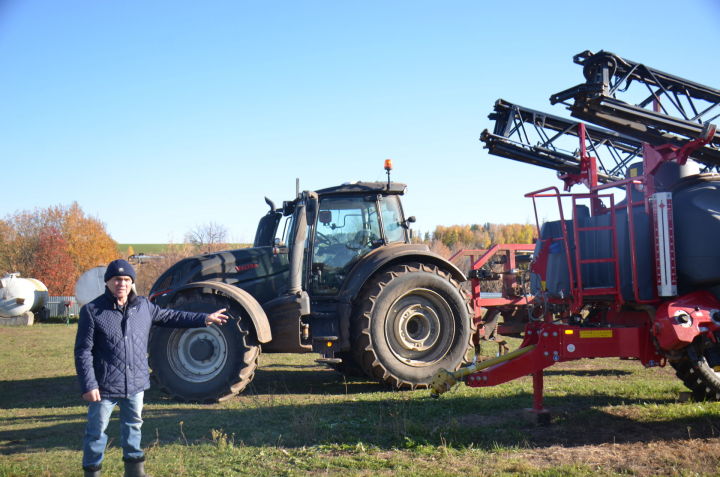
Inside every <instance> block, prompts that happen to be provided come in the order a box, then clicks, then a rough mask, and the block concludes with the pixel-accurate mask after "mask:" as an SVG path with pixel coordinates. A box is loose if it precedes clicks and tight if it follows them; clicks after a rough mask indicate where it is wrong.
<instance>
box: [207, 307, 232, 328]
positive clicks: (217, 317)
mask: <svg viewBox="0 0 720 477" xmlns="http://www.w3.org/2000/svg"><path fill="white" fill-rule="evenodd" d="M225 310H227V308H220V309H219V310H218V311H216V312H215V313H211V314H209V315H208V316H207V318H205V326H210V325H212V324H213V323H215V324H216V325H224V324H225V322H226V321H227V320H228V317H227V315H224V314H223V313H224V312H225Z"/></svg>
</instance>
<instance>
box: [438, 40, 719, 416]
mask: <svg viewBox="0 0 720 477" xmlns="http://www.w3.org/2000/svg"><path fill="white" fill-rule="evenodd" d="M575 62H576V63H578V64H580V65H582V66H583V72H584V75H585V78H586V83H584V84H581V85H578V86H576V87H574V88H570V89H568V90H566V91H563V92H561V93H558V94H556V95H553V96H552V98H551V101H552V102H553V103H556V102H563V103H564V104H566V105H568V106H569V109H570V111H571V112H572V115H573V116H576V117H579V118H582V119H584V120H588V121H593V122H595V123H596V124H600V125H602V126H603V127H597V126H591V125H585V124H583V123H577V122H574V121H570V120H567V119H564V118H561V117H557V116H552V115H549V114H546V113H542V112H539V111H534V110H530V109H527V108H523V107H521V106H517V105H514V104H511V103H508V102H506V101H502V100H499V101H498V102H497V103H496V105H495V111H494V113H493V114H491V115H490V118H491V119H494V120H495V128H494V131H493V132H489V131H487V130H486V131H484V132H483V134H482V136H481V140H482V141H483V142H484V143H485V145H486V147H487V148H488V149H489V151H490V153H491V154H494V155H499V156H503V157H506V158H510V159H513V160H518V161H522V162H526V163H531V164H535V165H539V166H541V167H546V168H550V169H554V170H556V171H558V176H559V177H560V178H561V179H562V180H563V182H564V183H565V191H564V192H561V191H560V190H559V189H558V188H557V187H548V188H544V189H541V190H537V191H534V192H530V193H528V194H526V197H528V198H531V199H532V201H533V205H534V207H535V216H536V219H537V218H538V204H539V203H540V202H544V203H548V202H550V203H551V205H553V206H554V207H556V208H557V212H558V214H559V220H555V221H547V222H545V223H543V224H540V223H539V221H538V234H539V238H538V240H537V242H536V243H535V245H534V246H532V245H531V246H528V245H505V246H498V247H495V248H493V249H490V250H487V251H463V252H462V253H461V255H465V256H468V257H469V258H470V263H471V272H470V278H471V279H472V281H471V288H472V304H473V307H474V310H475V312H474V320H475V324H476V325H477V327H478V331H477V334H476V336H475V343H476V348H479V344H480V342H481V340H482V339H490V340H492V339H499V336H502V335H503V334H516V335H518V336H521V337H522V338H523V340H522V344H521V345H520V347H519V348H518V349H517V350H516V351H513V352H511V353H506V354H502V352H501V353H499V356H498V357H496V358H492V359H489V360H485V361H478V360H476V361H475V362H474V363H473V364H472V365H470V366H468V367H465V368H461V369H459V370H458V371H455V372H451V371H444V370H442V371H440V372H439V373H438V374H437V375H436V376H435V379H434V380H433V383H432V391H433V394H434V395H439V394H441V393H443V392H445V391H447V390H448V389H450V387H452V385H454V384H455V383H457V382H460V381H464V382H465V384H467V385H468V386H472V387H484V386H494V385H496V384H501V383H504V382H507V381H510V380H513V379H516V378H519V377H522V376H527V375H532V376H533V393H534V399H533V410H534V411H535V412H537V413H539V414H540V415H541V416H544V415H546V414H545V409H544V406H543V370H544V369H546V368H548V367H549V366H552V365H553V364H555V363H558V362H563V361H572V360H578V359H582V358H599V357H618V358H625V359H636V360H639V361H640V362H641V363H642V364H643V365H644V366H646V367H654V366H665V365H666V364H668V363H669V364H670V365H672V366H673V367H674V369H675V370H676V373H677V376H678V377H679V378H680V379H682V380H683V382H684V383H685V385H686V386H687V387H688V388H690V390H691V391H692V392H693V395H694V398H695V399H698V400H703V399H720V343H719V342H718V339H719V338H720V246H718V238H720V175H718V174H715V173H713V172H712V171H714V170H715V169H716V168H717V167H718V166H719V165H720V136H719V135H717V134H716V132H715V127H714V126H712V124H711V121H713V120H715V119H716V118H717V115H718V113H720V111H718V109H720V108H717V106H718V105H719V104H720V91H718V90H715V89H712V88H709V87H706V86H703V85H699V84H697V83H693V82H690V81H687V80H684V79H682V78H679V77H676V76H672V75H669V74H667V73H663V72H661V71H658V70H654V69H652V68H649V67H647V66H645V65H642V64H639V63H634V62H632V61H629V60H626V59H623V58H620V57H618V56H617V55H614V54H612V53H608V52H599V53H597V54H593V53H590V52H584V53H581V54H579V55H577V56H576V57H575ZM637 87H641V88H642V89H641V90H642V91H644V93H643V94H639V95H638V93H637ZM631 93H632V95H634V96H632V95H631V96H632V97H633V98H635V99H636V100H637V99H639V101H638V102H635V103H634V104H631V103H630V102H626V101H623V100H622V99H621V98H620V97H621V96H623V95H626V94H628V95H629V94H631ZM713 114H715V115H716V116H712V115H713ZM608 127H609V128H611V129H605V128H608ZM569 140H570V141H572V145H573V149H570V150H567V149H563V147H562V146H564V145H567V144H568V141H569ZM563 141H565V143H564V144H563ZM578 142H579V146H578ZM640 160H641V161H640ZM635 161H637V162H635ZM576 184H584V185H585V186H587V188H588V192H583V193H570V192H569V191H570V188H571V187H572V186H573V185H576ZM530 252H532V255H530ZM455 258H457V257H455ZM521 262H530V263H529V266H527V267H525V268H526V271H524V272H523V271H522V270H521V269H520V267H519V265H521ZM493 264H494V267H492V266H491V265H493ZM498 268H500V269H501V270H500V271H498ZM522 276H524V277H525V279H519V278H518V277H522ZM488 280H495V281H500V282H502V283H501V288H502V292H501V294H500V295H497V294H495V295H493V294H488V293H483V292H482V291H481V283H482V282H483V281H488ZM499 317H502V318H503V320H502V322H500V320H499ZM499 322H500V323H499Z"/></svg>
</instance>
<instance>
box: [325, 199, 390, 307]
mask: <svg viewBox="0 0 720 477" xmlns="http://www.w3.org/2000/svg"><path fill="white" fill-rule="evenodd" d="M317 217H318V218H317V224H316V227H315V242H314V246H313V261H312V285H311V287H312V289H313V291H314V292H315V293H321V294H332V293H336V292H337V291H338V290H339V288H340V286H341V285H342V283H343V281H344V279H345V275H346V274H347V272H348V271H349V270H350V268H351V266H352V264H353V263H355V261H356V260H357V259H358V258H359V257H361V256H363V255H365V254H366V253H368V252H369V251H370V250H371V249H372V248H373V247H374V246H376V245H378V244H380V243H382V234H381V233H380V221H379V220H378V213H377V202H376V200H375V197H374V196H367V197H363V196H358V197H332V196H331V197H324V198H322V199H321V200H320V206H319V209H318V216H317Z"/></svg>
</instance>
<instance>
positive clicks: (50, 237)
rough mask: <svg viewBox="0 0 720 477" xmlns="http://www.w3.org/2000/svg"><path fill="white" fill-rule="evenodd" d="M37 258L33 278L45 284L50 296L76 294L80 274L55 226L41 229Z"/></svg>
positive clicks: (60, 233) (33, 268)
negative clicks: (75, 286)
mask: <svg viewBox="0 0 720 477" xmlns="http://www.w3.org/2000/svg"><path fill="white" fill-rule="evenodd" d="M36 257H37V259H36V260H35V261H34V263H33V266H32V271H31V272H32V273H31V276H32V277H33V278H36V279H38V280H40V281H41V282H43V283H44V284H45V286H46V287H47V288H48V292H49V293H50V295H62V296H70V295H72V294H73V293H75V291H74V290H73V285H74V283H75V282H76V281H77V279H78V272H77V270H76V268H75V266H74V264H73V259H72V257H71V256H70V254H69V253H68V244H67V242H66V241H65V239H64V238H63V235H62V232H61V231H60V230H58V229H57V228H56V227H53V226H46V227H43V228H41V229H40V231H39V234H38V242H37V249H36Z"/></svg>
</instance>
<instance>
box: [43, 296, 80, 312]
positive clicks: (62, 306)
mask: <svg viewBox="0 0 720 477" xmlns="http://www.w3.org/2000/svg"><path fill="white" fill-rule="evenodd" d="M45 308H47V309H48V315H47V316H77V315H79V314H80V305H78V302H77V300H76V299H75V297H74V296H51V297H48V300H47V303H45Z"/></svg>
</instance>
